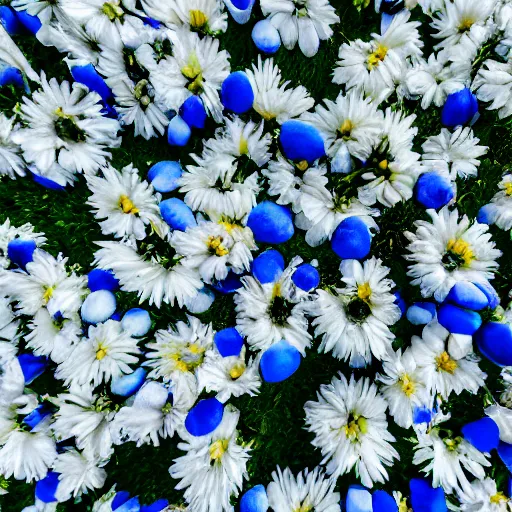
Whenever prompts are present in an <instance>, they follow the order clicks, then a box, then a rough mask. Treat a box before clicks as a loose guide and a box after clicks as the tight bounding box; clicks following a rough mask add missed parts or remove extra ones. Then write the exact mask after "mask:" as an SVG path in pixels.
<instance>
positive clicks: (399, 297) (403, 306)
mask: <svg viewBox="0 0 512 512" xmlns="http://www.w3.org/2000/svg"><path fill="white" fill-rule="evenodd" d="M394 296H395V304H396V305H397V306H398V307H399V308H400V312H401V313H402V316H403V315H404V314H405V312H406V311H407V303H406V302H405V300H404V298H403V297H402V294H401V293H400V290H397V291H396V292H395V293H394Z"/></svg>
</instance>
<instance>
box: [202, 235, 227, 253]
mask: <svg viewBox="0 0 512 512" xmlns="http://www.w3.org/2000/svg"><path fill="white" fill-rule="evenodd" d="M206 247H208V250H209V251H210V252H211V253H212V254H214V255H215V256H219V257H220V256H226V255H227V254H229V249H227V248H226V247H224V245H222V237H221V236H213V235H210V236H209V237H208V240H207V241H206Z"/></svg>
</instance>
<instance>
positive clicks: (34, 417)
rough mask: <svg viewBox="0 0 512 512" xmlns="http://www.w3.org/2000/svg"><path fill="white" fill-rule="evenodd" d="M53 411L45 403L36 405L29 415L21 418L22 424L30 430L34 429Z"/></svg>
mask: <svg viewBox="0 0 512 512" xmlns="http://www.w3.org/2000/svg"><path fill="white" fill-rule="evenodd" d="M53 411H54V409H53V408H52V407H51V406H50V405H49V404H47V403H43V404H41V405H38V406H37V407H36V408H35V409H34V410H33V411H31V412H30V414H27V415H26V416H25V417H24V418H23V423H25V425H28V426H29V427H30V428H31V429H34V428H36V427H37V425H39V423H41V421H43V420H44V419H45V418H46V417H48V416H50V415H51V414H53Z"/></svg>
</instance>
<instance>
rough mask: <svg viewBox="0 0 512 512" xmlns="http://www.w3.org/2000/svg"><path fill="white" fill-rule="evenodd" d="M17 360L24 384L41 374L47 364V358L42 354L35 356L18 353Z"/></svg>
mask: <svg viewBox="0 0 512 512" xmlns="http://www.w3.org/2000/svg"><path fill="white" fill-rule="evenodd" d="M18 362H19V363H20V366H21V371H22V372H23V377H24V378H25V385H27V384H30V383H31V382H32V381H33V380H34V379H36V378H37V377H39V375H41V374H42V373H43V372H44V371H45V369H46V367H47V366H48V360H47V359H46V357H44V356H35V355H34V354H30V353H27V354H20V355H19V356H18Z"/></svg>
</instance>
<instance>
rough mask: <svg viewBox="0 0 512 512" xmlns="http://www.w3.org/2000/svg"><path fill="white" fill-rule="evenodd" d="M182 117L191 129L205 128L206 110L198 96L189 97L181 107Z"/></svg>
mask: <svg viewBox="0 0 512 512" xmlns="http://www.w3.org/2000/svg"><path fill="white" fill-rule="evenodd" d="M180 116H181V118H182V119H183V120H184V121H185V122H186V123H187V124H188V125H189V126H190V128H200V129H202V128H204V125H205V123H206V110H205V108H204V105H203V102H202V101H201V99H200V98H198V97H197V96H189V97H188V98H187V99H186V100H185V101H184V102H183V105H181V107H180Z"/></svg>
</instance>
